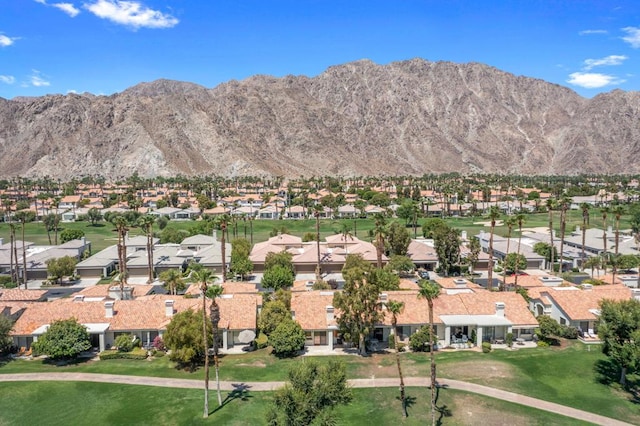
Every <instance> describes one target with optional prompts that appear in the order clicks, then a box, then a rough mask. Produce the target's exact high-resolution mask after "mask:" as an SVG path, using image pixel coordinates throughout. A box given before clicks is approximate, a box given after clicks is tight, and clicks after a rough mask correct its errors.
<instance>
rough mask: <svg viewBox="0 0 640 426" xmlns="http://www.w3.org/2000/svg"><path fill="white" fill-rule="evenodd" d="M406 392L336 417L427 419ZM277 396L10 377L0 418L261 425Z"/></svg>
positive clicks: (467, 412)
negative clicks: (404, 412)
mask: <svg viewBox="0 0 640 426" xmlns="http://www.w3.org/2000/svg"><path fill="white" fill-rule="evenodd" d="M407 395H408V396H409V398H410V400H411V401H412V402H411V405H410V407H409V417H408V418H407V419H402V417H401V412H400V402H399V400H398V399H397V396H398V390H397V389H395V388H384V389H354V390H353V396H354V399H353V402H352V403H351V404H350V405H348V406H342V407H339V408H338V409H336V411H335V414H336V418H337V423H338V424H344V425H367V426H368V425H371V424H377V425H386V424H397V423H401V424H405V425H423V424H425V423H427V421H428V420H429V419H430V412H429V408H428V407H429V398H430V397H429V395H430V394H429V390H428V389H416V388H408V389H407ZM4 396H6V397H4ZM271 397H272V394H271V393H269V392H251V390H250V389H249V390H248V391H247V392H245V393H244V394H242V395H233V394H232V393H230V392H223V400H224V405H223V406H222V408H220V409H218V406H217V401H216V396H215V391H213V392H211V393H210V395H209V398H210V399H209V409H210V415H209V418H208V419H203V418H202V407H203V399H202V398H203V392H202V390H199V389H172V388H157V387H148V386H132V385H116V384H108V383H84V382H17V383H5V384H3V398H0V424H15V425H18V424H46V425H52V426H53V425H69V424H92V425H112V424H123V425H124V424H126V425H136V424H157V425H165V424H166V425H169V424H170V425H193V424H205V423H206V424H224V425H263V424H265V420H264V413H265V410H266V407H267V405H268V404H269V403H270V401H271ZM438 406H439V407H440V408H444V409H445V410H444V411H445V412H446V413H447V414H448V416H447V417H443V418H442V421H443V423H444V424H459V425H465V424H503V422H504V420H505V419H507V418H508V419H509V424H518V425H542V424H545V425H553V424H562V425H580V424H585V423H582V422H578V421H575V420H573V419H568V418H563V417H559V416H557V415H554V414H551V413H546V412H543V411H539V410H536V409H534V408H531V407H524V406H520V405H516V404H511V403H506V402H503V401H499V400H494V399H491V398H486V397H483V396H480V395H473V394H468V393H465V392H460V391H454V390H450V389H443V390H441V391H440V393H439V395H438ZM438 416H440V415H438Z"/></svg>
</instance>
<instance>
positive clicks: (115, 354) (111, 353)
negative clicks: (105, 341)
mask: <svg viewBox="0 0 640 426" xmlns="http://www.w3.org/2000/svg"><path fill="white" fill-rule="evenodd" d="M147 355H148V354H147V351H146V350H144V349H141V348H135V349H133V350H132V351H131V352H121V351H118V350H114V349H109V350H106V351H104V352H100V355H99V356H100V359H101V360H103V361H104V360H108V359H147Z"/></svg>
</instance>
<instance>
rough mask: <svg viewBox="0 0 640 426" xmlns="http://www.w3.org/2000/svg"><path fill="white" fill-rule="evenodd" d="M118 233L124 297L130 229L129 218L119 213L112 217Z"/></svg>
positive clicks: (119, 262) (122, 297)
mask: <svg viewBox="0 0 640 426" xmlns="http://www.w3.org/2000/svg"><path fill="white" fill-rule="evenodd" d="M112 222H113V224H114V225H115V227H116V232H117V233H118V269H119V279H120V298H121V299H124V286H125V285H126V284H127V242H126V241H125V238H126V236H127V231H128V230H129V222H128V221H127V219H126V218H125V217H124V216H122V215H118V216H115V217H114V218H113V219H112Z"/></svg>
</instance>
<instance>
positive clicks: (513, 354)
mask: <svg viewBox="0 0 640 426" xmlns="http://www.w3.org/2000/svg"><path fill="white" fill-rule="evenodd" d="M332 358H334V359H335V358H339V359H341V360H344V361H345V362H346V363H347V374H348V377H349V378H364V377H372V376H375V377H397V370H396V366H395V359H394V357H393V356H392V355H379V354H375V355H373V356H370V357H366V358H361V357H357V356H339V357H317V359H318V360H319V362H328V361H329V360H330V359H332ZM606 360H607V358H606V357H605V356H604V355H602V353H601V352H600V348H599V347H598V346H591V347H589V346H586V345H583V344H581V343H579V342H571V343H569V344H567V345H566V346H565V347H563V348H537V349H520V350H514V351H506V350H495V351H493V352H491V353H489V354H483V353H479V352H470V351H457V352H439V353H438V355H437V364H438V375H439V376H440V377H446V378H451V379H457V380H463V381H469V382H474V383H479V384H483V385H487V386H491V387H495V388H500V389H505V390H508V391H513V392H516V393H521V394H524V395H528V396H532V397H535V398H540V399H544V400H548V401H552V402H556V403H558V404H563V405H567V406H571V407H575V408H579V409H582V410H586V411H591V412H594V413H598V414H602V415H605V416H609V417H613V418H620V419H624V420H626V421H629V422H631V423H635V424H640V406H639V405H638V404H637V403H636V402H634V401H633V400H632V396H631V394H629V393H627V392H624V391H622V390H620V389H619V388H618V387H617V386H616V385H615V380H616V377H614V375H615V372H614V373H613V374H610V375H603V374H602V372H603V371H605V370H606V369H607V367H608V366H607V363H606ZM295 362H299V360H297V359H294V360H278V359H276V358H274V357H272V356H269V355H267V354H266V352H265V351H264V350H261V351H256V352H253V353H249V354H243V355H228V356H224V357H222V360H221V366H220V375H221V379H222V380H234V381H242V382H248V381H282V380H286V373H287V371H288V369H289V368H290V366H291V364H292V363H295ZM402 365H403V370H404V374H405V376H407V377H409V376H411V377H426V376H428V374H429V373H428V371H429V357H428V354H420V353H411V354H403V358H402ZM39 371H57V372H93V373H113V374H130V375H139V376H156V377H173V378H187V379H194V380H196V379H198V380H201V379H202V378H203V372H202V369H199V370H197V371H195V372H193V373H190V372H188V371H183V370H177V369H176V368H174V366H173V365H172V363H171V362H170V361H169V360H168V358H167V357H163V358H160V359H155V360H153V361H132V360H110V361H90V362H84V363H79V364H75V365H68V366H63V367H56V366H53V365H49V364H45V363H43V362H42V361H40V360H33V361H24V360H16V361H10V362H5V363H4V364H0V374H2V373H20V372H39ZM607 374H608V373H607ZM630 379H631V380H636V378H635V376H631V377H630ZM611 380H613V382H614V383H610V381H611Z"/></svg>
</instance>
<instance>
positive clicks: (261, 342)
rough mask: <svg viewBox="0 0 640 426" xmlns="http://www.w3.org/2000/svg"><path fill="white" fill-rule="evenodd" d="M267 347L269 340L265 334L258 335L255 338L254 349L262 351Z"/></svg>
mask: <svg viewBox="0 0 640 426" xmlns="http://www.w3.org/2000/svg"><path fill="white" fill-rule="evenodd" d="M268 345H269V338H268V337H267V335H266V334H264V333H260V335H259V336H258V337H257V338H256V348H258V349H264V348H266V347H267V346H268Z"/></svg>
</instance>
